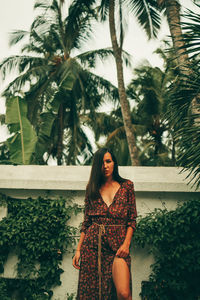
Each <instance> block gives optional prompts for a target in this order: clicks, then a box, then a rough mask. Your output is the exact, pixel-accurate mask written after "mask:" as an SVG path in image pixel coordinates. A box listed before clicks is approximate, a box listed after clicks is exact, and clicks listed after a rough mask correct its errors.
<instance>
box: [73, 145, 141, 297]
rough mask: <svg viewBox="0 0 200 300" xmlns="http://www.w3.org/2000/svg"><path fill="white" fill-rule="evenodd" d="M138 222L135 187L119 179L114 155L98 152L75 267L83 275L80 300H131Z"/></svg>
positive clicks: (108, 151) (79, 290) (74, 261)
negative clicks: (133, 246) (133, 242)
mask: <svg viewBox="0 0 200 300" xmlns="http://www.w3.org/2000/svg"><path fill="white" fill-rule="evenodd" d="M136 216H137V212H136V205H135V193H134V188H133V183H132V182H131V181H130V180H126V179H124V178H122V177H121V176H120V175H119V173H118V164H117V161H116V158H115V156H114V155H113V153H112V152H111V151H110V150H108V149H106V148H102V149H100V150H98V151H97V152H96V153H95V155H94V159H93V165H92V169H91V174H90V179H89V182H88V185H87V189H86V197H85V213H84V221H83V223H82V228H81V236H80V240H79V243H78V246H77V250H76V253H75V256H74V257H73V266H74V267H75V268H76V269H80V272H79V283H78V294H77V299H78V300H98V299H99V300H111V299H113V300H116V299H119V300H122V299H123V300H132V296H131V272H130V266H131V259H130V253H129V247H130V243H131V238H132V235H133V232H134V231H135V226H136ZM79 260H80V265H79Z"/></svg>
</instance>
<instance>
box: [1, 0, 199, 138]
mask: <svg viewBox="0 0 200 300" xmlns="http://www.w3.org/2000/svg"><path fill="white" fill-rule="evenodd" d="M181 3H182V5H183V6H184V7H186V8H190V9H192V10H197V8H196V7H195V6H194V5H193V4H192V0H181ZM33 4H34V0H0V7H1V10H0V61H1V60H2V59H4V58H5V57H7V56H10V55H15V54H19V47H16V46H15V47H12V48H9V46H8V36H9V33H10V32H12V30H15V29H23V30H29V28H30V25H31V23H32V21H33V18H34V11H33ZM129 19H130V18H129ZM128 28H129V30H128V31H127V32H126V38H125V42H124V50H126V51H128V52H129V53H130V54H131V55H132V61H133V67H136V66H137V65H138V64H139V63H140V62H142V61H143V60H145V59H147V60H148V61H149V62H150V63H151V64H152V65H153V66H159V67H161V65H162V62H161V60H160V59H159V57H158V56H157V55H156V54H153V51H154V50H156V48H157V47H159V45H160V40H162V39H164V38H165V37H166V36H167V35H169V31H168V26H167V24H166V21H163V24H162V28H161V31H160V33H159V36H158V39H157V40H151V41H148V39H147V37H146V35H145V33H144V32H143V31H142V30H141V29H140V27H139V25H138V24H137V23H136V22H135V21H134V19H133V18H131V19H130V21H129V24H128ZM110 45H111V42H110V37H109V30H108V29H107V30H106V28H105V27H103V28H101V27H99V28H98V30H97V31H95V38H94V39H93V40H92V41H91V42H90V43H88V49H85V50H89V49H91V47H92V48H93V49H95V48H96V49H98V48H103V47H109V46H110ZM96 72H98V74H99V75H101V76H104V77H105V78H106V79H109V80H111V81H112V82H113V83H115V84H116V70H115V65H114V63H113V62H108V63H104V64H103V65H102V64H99V66H98V68H97V70H96ZM124 73H125V74H124V75H125V81H126V83H128V82H129V80H130V79H131V74H132V72H131V70H128V69H125V72H124ZM6 84H7V82H5V83H3V82H2V80H0V92H2V90H3V89H4V88H5V86H6ZM4 112H5V105H4V101H3V99H2V98H0V113H4ZM0 140H1V128H0Z"/></svg>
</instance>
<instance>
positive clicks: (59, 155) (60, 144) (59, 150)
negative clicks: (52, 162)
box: [56, 104, 64, 166]
mask: <svg viewBox="0 0 200 300" xmlns="http://www.w3.org/2000/svg"><path fill="white" fill-rule="evenodd" d="M63 114H64V109H63V104H61V105H60V107H59V111H58V118H59V128H58V143H57V155H56V156H57V163H58V166H61V165H62V151H63V131H64V129H63Z"/></svg>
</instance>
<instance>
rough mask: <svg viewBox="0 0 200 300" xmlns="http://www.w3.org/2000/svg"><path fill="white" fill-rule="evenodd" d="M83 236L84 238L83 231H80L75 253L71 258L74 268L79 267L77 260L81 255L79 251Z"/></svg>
mask: <svg viewBox="0 0 200 300" xmlns="http://www.w3.org/2000/svg"><path fill="white" fill-rule="evenodd" d="M84 238H85V232H83V231H82V232H81V236H80V239H79V242H78V245H77V248H76V253H75V255H74V257H73V260H72V265H73V266H74V268H75V269H80V265H79V260H80V256H81V255H80V251H81V246H82V243H83V241H84Z"/></svg>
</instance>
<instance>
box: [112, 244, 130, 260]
mask: <svg viewBox="0 0 200 300" xmlns="http://www.w3.org/2000/svg"><path fill="white" fill-rule="evenodd" d="M115 255H116V256H119V257H127V256H128V255H129V245H128V244H126V243H123V244H122V245H121V246H120V247H119V249H118V250H117V252H116V254H115Z"/></svg>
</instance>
